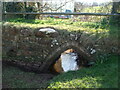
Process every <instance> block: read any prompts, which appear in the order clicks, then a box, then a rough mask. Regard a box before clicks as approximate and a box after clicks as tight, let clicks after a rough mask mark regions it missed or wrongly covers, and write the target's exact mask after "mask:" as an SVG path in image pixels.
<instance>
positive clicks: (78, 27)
mask: <svg viewBox="0 0 120 90" xmlns="http://www.w3.org/2000/svg"><path fill="white" fill-rule="evenodd" d="M4 25H13V26H15V27H29V28H38V27H48V26H50V27H54V28H58V29H63V30H64V29H65V30H67V31H69V32H71V31H85V32H90V33H96V32H99V33H101V32H108V31H109V30H108V29H105V28H102V27H101V24H100V23H98V22H97V23H96V22H83V21H78V22H73V21H72V20H71V19H54V18H47V19H43V20H26V19H22V18H18V19H10V20H6V21H5V22H4Z"/></svg>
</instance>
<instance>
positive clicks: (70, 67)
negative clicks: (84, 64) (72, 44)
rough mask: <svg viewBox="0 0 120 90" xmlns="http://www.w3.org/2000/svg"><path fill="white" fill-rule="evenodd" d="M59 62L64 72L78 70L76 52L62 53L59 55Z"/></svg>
mask: <svg viewBox="0 0 120 90" xmlns="http://www.w3.org/2000/svg"><path fill="white" fill-rule="evenodd" d="M60 58H61V64H62V68H63V70H64V72H67V71H74V70H78V69H79V67H78V65H77V61H76V59H77V58H78V55H77V53H73V52H72V53H71V52H70V53H62V54H61V56H60Z"/></svg>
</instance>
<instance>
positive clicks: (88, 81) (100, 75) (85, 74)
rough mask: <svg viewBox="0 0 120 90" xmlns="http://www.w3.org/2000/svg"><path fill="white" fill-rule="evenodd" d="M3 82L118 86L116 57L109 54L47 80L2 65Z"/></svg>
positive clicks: (30, 85)
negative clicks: (92, 62) (101, 60)
mask: <svg viewBox="0 0 120 90" xmlns="http://www.w3.org/2000/svg"><path fill="white" fill-rule="evenodd" d="M2 76H3V78H2V79H3V84H4V85H7V87H9V88H41V87H42V88H46V87H47V88H118V58H117V56H113V55H112V56H110V57H109V58H108V60H107V61H105V62H104V63H102V64H100V63H99V64H96V65H94V66H92V67H90V68H82V69H81V70H78V71H70V72H67V73H63V74H59V75H58V76H56V77H54V78H53V79H51V80H50V79H49V80H47V79H46V78H45V75H44V74H43V76H41V75H40V74H36V73H33V72H24V71H22V70H20V69H18V68H15V67H11V66H4V67H3V73H2Z"/></svg>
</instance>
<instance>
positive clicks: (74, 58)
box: [50, 48, 85, 73]
mask: <svg viewBox="0 0 120 90" xmlns="http://www.w3.org/2000/svg"><path fill="white" fill-rule="evenodd" d="M84 61H85V59H84V58H83V57H82V56H81V55H80V54H79V53H78V52H77V51H76V50H75V49H72V48H70V49H67V50H65V51H64V52H62V53H61V54H60V55H59V56H58V57H57V58H56V59H55V61H54V62H53V63H52V65H51V67H50V69H51V71H52V72H54V73H63V72H68V71H76V70H79V69H80V68H81V67H82V66H84V64H85V62H84Z"/></svg>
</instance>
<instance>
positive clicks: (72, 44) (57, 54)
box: [40, 42, 92, 72]
mask: <svg viewBox="0 0 120 90" xmlns="http://www.w3.org/2000/svg"><path fill="white" fill-rule="evenodd" d="M70 48H72V49H74V50H75V51H76V52H77V53H78V55H80V56H82V57H83V58H84V60H82V61H83V63H84V64H86V63H87V62H88V61H89V60H92V57H91V55H90V54H88V53H87V51H86V49H85V48H84V47H83V46H81V45H80V44H78V43H77V42H67V43H65V44H63V45H62V46H60V47H58V48H57V49H56V50H55V51H53V52H52V53H51V55H49V56H48V57H47V59H46V61H45V62H44V63H43V65H42V66H41V68H40V71H41V72H46V71H48V69H49V67H50V66H51V65H52V64H53V63H54V62H55V61H56V60H57V59H58V58H59V57H60V55H61V53H62V52H64V51H66V50H67V49H70Z"/></svg>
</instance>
